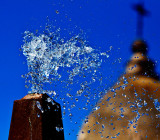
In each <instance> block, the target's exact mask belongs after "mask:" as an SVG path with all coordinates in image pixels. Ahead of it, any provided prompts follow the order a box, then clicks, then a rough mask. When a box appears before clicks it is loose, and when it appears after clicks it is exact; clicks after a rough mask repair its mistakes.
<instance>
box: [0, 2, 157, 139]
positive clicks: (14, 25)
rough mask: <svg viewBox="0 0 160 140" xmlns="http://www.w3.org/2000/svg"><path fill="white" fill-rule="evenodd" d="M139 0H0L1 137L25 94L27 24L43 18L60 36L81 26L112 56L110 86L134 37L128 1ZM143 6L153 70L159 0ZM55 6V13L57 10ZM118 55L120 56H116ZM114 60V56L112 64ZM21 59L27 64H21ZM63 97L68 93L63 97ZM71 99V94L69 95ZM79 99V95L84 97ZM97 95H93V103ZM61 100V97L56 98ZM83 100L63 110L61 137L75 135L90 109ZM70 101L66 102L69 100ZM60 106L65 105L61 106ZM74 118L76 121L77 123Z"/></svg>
mask: <svg viewBox="0 0 160 140" xmlns="http://www.w3.org/2000/svg"><path fill="white" fill-rule="evenodd" d="M137 1H138V0H127V1H126V0H23V1H22V0H14V1H13V0H1V4H0V19H1V21H0V42H1V45H0V46H1V51H0V66H1V69H0V76H1V78H0V92H1V98H0V106H1V110H0V112H1V114H0V120H1V123H0V124H1V125H0V139H1V140H6V139H8V134H9V127H10V121H11V115H12V108H13V101H14V100H17V99H21V98H22V97H23V96H25V95H26V94H27V92H28V91H27V89H26V88H25V82H24V79H23V78H21V75H22V74H25V73H27V65H26V63H25V62H26V61H25V57H24V56H23V54H22V52H20V51H19V49H20V48H21V45H22V44H23V42H22V40H23V38H22V37H23V33H24V31H25V30H30V31H35V30H40V31H41V30H43V29H44V27H45V25H46V23H47V22H48V20H47V17H48V19H49V22H51V23H52V25H54V26H55V28H61V30H62V33H61V36H62V37H65V38H70V37H71V36H72V35H75V34H78V33H79V32H80V30H83V32H84V33H85V35H86V40H87V41H88V44H89V45H90V46H92V47H93V48H96V49H100V50H101V51H107V50H109V47H110V46H113V51H111V52H110V54H109V55H110V57H109V59H108V60H107V62H106V63H105V66H103V70H102V71H103V72H104V73H105V74H106V77H110V79H109V80H108V81H106V84H107V87H110V86H111V85H112V84H113V83H114V82H115V81H116V80H117V78H118V77H119V76H120V74H121V73H122V72H123V71H124V66H125V64H126V62H127V60H129V58H130V56H131V52H130V45H131V43H132V42H133V40H135V39H136V37H135V34H136V18H137V15H136V13H135V12H134V11H133V10H132V9H131V5H132V4H133V3H136V2H137ZM145 7H146V8H147V9H148V10H149V11H150V12H151V14H150V16H149V17H146V18H145V19H144V21H145V24H144V39H145V40H146V41H147V42H148V45H149V56H150V57H151V58H152V59H153V60H154V61H156V62H157V63H156V64H157V65H156V71H157V72H158V73H160V65H159V62H160V61H159V60H160V55H159V52H160V26H159V25H160V14H159V13H160V9H159V7H160V1H159V0H152V1H150V0H145ZM56 11H58V14H57V12H56ZM117 60H121V61H120V62H117ZM113 62H115V63H114V64H113ZM24 63H25V64H24ZM66 100H67V99H66ZM68 100H69V99H68ZM82 100H83V97H82ZM97 100H98V98H97V99H93V101H92V104H94V103H95V102H96V101H97ZM56 101H57V102H59V103H60V104H63V102H62V101H61V100H60V99H57V100H56ZM85 103H86V102H79V103H77V107H76V108H74V109H73V110H71V112H72V113H73V116H72V118H71V119H70V118H69V117H68V115H65V116H63V118H64V120H63V123H64V131H65V139H66V140H71V139H73V140H74V139H76V134H77V133H78V131H79V129H80V127H81V124H82V120H83V119H84V117H85V116H86V115H87V114H88V113H89V112H90V110H91V108H92V106H91V104H90V105H89V106H88V110H86V111H83V109H82V110H79V109H78V108H80V107H83V106H84V105H85ZM71 104H72V102H70V104H69V105H71ZM62 111H63V109H62ZM75 122H77V124H75Z"/></svg>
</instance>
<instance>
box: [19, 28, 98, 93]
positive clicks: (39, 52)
mask: <svg viewBox="0 0 160 140" xmlns="http://www.w3.org/2000/svg"><path fill="white" fill-rule="evenodd" d="M24 34H25V36H24V45H23V46H22V50H23V54H24V56H25V57H26V58H27V64H28V71H29V72H28V73H27V74H26V75H25V76H24V77H25V78H26V81H27V82H28V83H29V85H31V91H29V93H44V92H45V93H46V92H50V91H45V90H44V89H43V85H44V84H45V83H52V82H53V81H54V80H58V79H60V78H61V74H60V73H59V70H60V69H61V68H70V71H69V77H68V79H69V80H73V77H74V76H76V75H78V74H80V72H82V71H85V70H89V69H96V68H97V67H99V66H100V65H101V60H100V58H99V54H98V53H96V52H95V50H94V49H93V48H92V47H90V46H88V45H87V43H86V41H85V40H84V39H83V37H82V36H81V35H77V36H74V37H72V38H71V39H69V40H68V41H64V39H60V34H59V30H57V31H56V32H55V33H54V32H45V33H43V34H39V35H37V34H34V33H31V32H29V31H25V33H24Z"/></svg>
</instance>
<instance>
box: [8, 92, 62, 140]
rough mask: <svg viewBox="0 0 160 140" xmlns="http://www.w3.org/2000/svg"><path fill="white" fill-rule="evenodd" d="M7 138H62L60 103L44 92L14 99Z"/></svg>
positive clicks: (51, 139) (16, 139)
mask: <svg viewBox="0 0 160 140" xmlns="http://www.w3.org/2000/svg"><path fill="white" fill-rule="evenodd" d="M8 140H64V132H63V123H62V116H61V107H60V105H59V104H58V103H56V102H55V101H54V100H52V99H51V98H50V97H49V96H48V95H46V94H28V95H26V96H25V97H24V98H22V99H20V100H16V101H14V106H13V113H12V120H11V125H10V132H9V138H8Z"/></svg>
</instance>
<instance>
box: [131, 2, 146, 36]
mask: <svg viewBox="0 0 160 140" xmlns="http://www.w3.org/2000/svg"><path fill="white" fill-rule="evenodd" d="M133 9H134V10H135V11H137V13H138V17H137V18H138V19H137V37H140V38H142V35H143V17H144V16H147V15H148V14H149V12H148V11H147V10H146V9H145V8H144V4H143V3H142V2H141V3H139V4H135V5H133Z"/></svg>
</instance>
